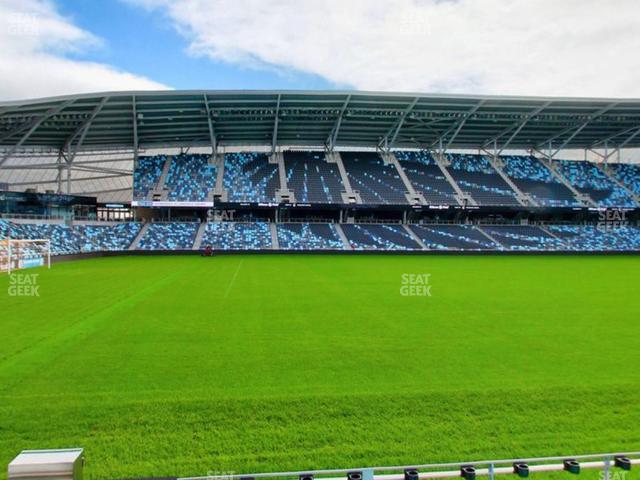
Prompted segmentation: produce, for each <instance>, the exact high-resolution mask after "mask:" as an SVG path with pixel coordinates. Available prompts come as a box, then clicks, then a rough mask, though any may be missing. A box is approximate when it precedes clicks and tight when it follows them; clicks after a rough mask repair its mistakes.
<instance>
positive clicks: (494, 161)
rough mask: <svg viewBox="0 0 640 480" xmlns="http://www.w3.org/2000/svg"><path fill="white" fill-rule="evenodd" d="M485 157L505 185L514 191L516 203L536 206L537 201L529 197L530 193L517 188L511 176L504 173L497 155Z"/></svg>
mask: <svg viewBox="0 0 640 480" xmlns="http://www.w3.org/2000/svg"><path fill="white" fill-rule="evenodd" d="M487 159H488V160H489V163H490V164H491V166H492V167H493V169H494V170H495V171H496V172H498V175H500V176H501V177H502V179H503V180H504V181H505V182H506V183H507V185H509V187H511V190H513V191H514V192H516V200H517V201H518V203H519V204H520V205H522V206H527V205H533V206H534V207H537V206H538V202H536V201H535V200H534V199H533V198H532V197H531V195H527V194H526V193H524V192H523V191H522V190H520V189H519V188H518V186H517V185H516V184H515V183H513V180H511V178H509V175H507V174H506V173H504V170H502V167H503V163H502V161H501V160H500V158H499V157H497V156H494V155H487Z"/></svg>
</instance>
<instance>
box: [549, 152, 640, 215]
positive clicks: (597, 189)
mask: <svg viewBox="0 0 640 480" xmlns="http://www.w3.org/2000/svg"><path fill="white" fill-rule="evenodd" d="M554 161H555V162H556V164H557V165H558V168H559V169H560V172H561V173H562V175H563V176H564V177H565V178H566V179H567V180H568V181H569V183H571V185H573V186H574V187H575V188H576V190H578V191H580V192H582V193H585V194H587V195H589V196H590V197H591V199H592V200H593V201H594V202H596V204H597V205H598V206H601V207H637V206H638V205H636V202H635V201H634V200H633V198H631V197H630V196H629V194H628V193H627V192H626V191H625V190H624V189H623V188H621V187H620V186H619V185H617V184H616V183H615V182H613V181H612V180H611V179H610V178H609V177H608V176H607V175H606V174H605V173H604V172H602V171H601V170H600V169H599V168H598V167H597V166H595V165H594V164H593V163H591V162H585V161H571V160H554Z"/></svg>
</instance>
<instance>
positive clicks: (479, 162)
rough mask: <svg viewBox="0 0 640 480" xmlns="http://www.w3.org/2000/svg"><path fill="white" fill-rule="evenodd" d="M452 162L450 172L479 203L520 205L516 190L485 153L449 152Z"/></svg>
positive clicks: (448, 156)
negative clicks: (497, 170)
mask: <svg viewBox="0 0 640 480" xmlns="http://www.w3.org/2000/svg"><path fill="white" fill-rule="evenodd" d="M446 156H447V158H448V159H449V161H450V162H451V164H450V165H449V166H448V167H447V169H448V170H449V173H450V174H451V176H452V177H453V178H454V180H455V181H456V183H457V184H458V185H459V186H460V188H461V189H462V191H464V192H467V193H469V194H470V195H471V197H473V199H474V200H475V201H476V202H477V203H478V205H491V206H510V205H512V206H518V205H520V203H519V202H518V200H517V195H516V192H514V191H513V189H512V188H511V187H510V186H509V184H508V183H507V182H505V181H504V179H503V178H502V177H501V176H500V174H499V173H498V172H496V170H495V169H494V168H493V167H492V166H491V163H490V162H489V160H488V159H487V157H485V156H484V155H471V154H461V153H447V154H446Z"/></svg>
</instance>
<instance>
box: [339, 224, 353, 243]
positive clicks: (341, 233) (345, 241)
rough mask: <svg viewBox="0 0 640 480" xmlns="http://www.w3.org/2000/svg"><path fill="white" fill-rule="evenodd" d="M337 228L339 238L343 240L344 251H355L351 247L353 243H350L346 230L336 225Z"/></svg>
mask: <svg viewBox="0 0 640 480" xmlns="http://www.w3.org/2000/svg"><path fill="white" fill-rule="evenodd" d="M335 226H336V232H338V236H339V237H340V240H342V244H343V245H344V249H345V250H353V247H352V246H351V242H349V239H348V238H347V236H346V235H345V233H344V230H342V227H341V226H340V224H339V223H336V224H335Z"/></svg>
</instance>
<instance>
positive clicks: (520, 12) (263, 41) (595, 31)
mask: <svg viewBox="0 0 640 480" xmlns="http://www.w3.org/2000/svg"><path fill="white" fill-rule="evenodd" d="M128 1H129V2H131V3H134V4H138V5H140V6H143V7H146V8H150V9H152V8H157V9H160V10H161V11H163V12H165V13H166V15H167V16H168V18H169V19H170V20H171V21H173V22H174V25H175V26H176V28H177V29H178V30H179V31H180V32H182V33H183V34H184V35H185V36H186V37H187V38H188V39H189V42H190V47H189V49H190V52H191V53H193V54H195V55H203V56H207V57H210V58H212V59H216V60H223V61H227V62H232V63H236V64H241V65H245V66H252V67H260V66H262V67H265V68H271V67H274V66H275V67H278V68H281V69H295V70H299V71H303V72H308V73H313V74H317V75H320V76H322V77H324V78H326V79H328V80H329V81H331V82H334V83H335V84H337V85H350V86H353V87H355V88H358V89H367V90H400V91H402V90H404V91H423V92H463V93H490V94H518V95H571V96H623V97H631V96H635V97H640V79H639V78H638V74H637V72H639V71H640V55H638V52H639V51H640V35H639V34H638V32H639V31H640V22H639V21H638V19H640V2H638V1H637V0H616V1H615V2H603V1H601V0H457V1H456V0H449V1H446V0H384V1H371V0H271V1H265V0H128Z"/></svg>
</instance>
